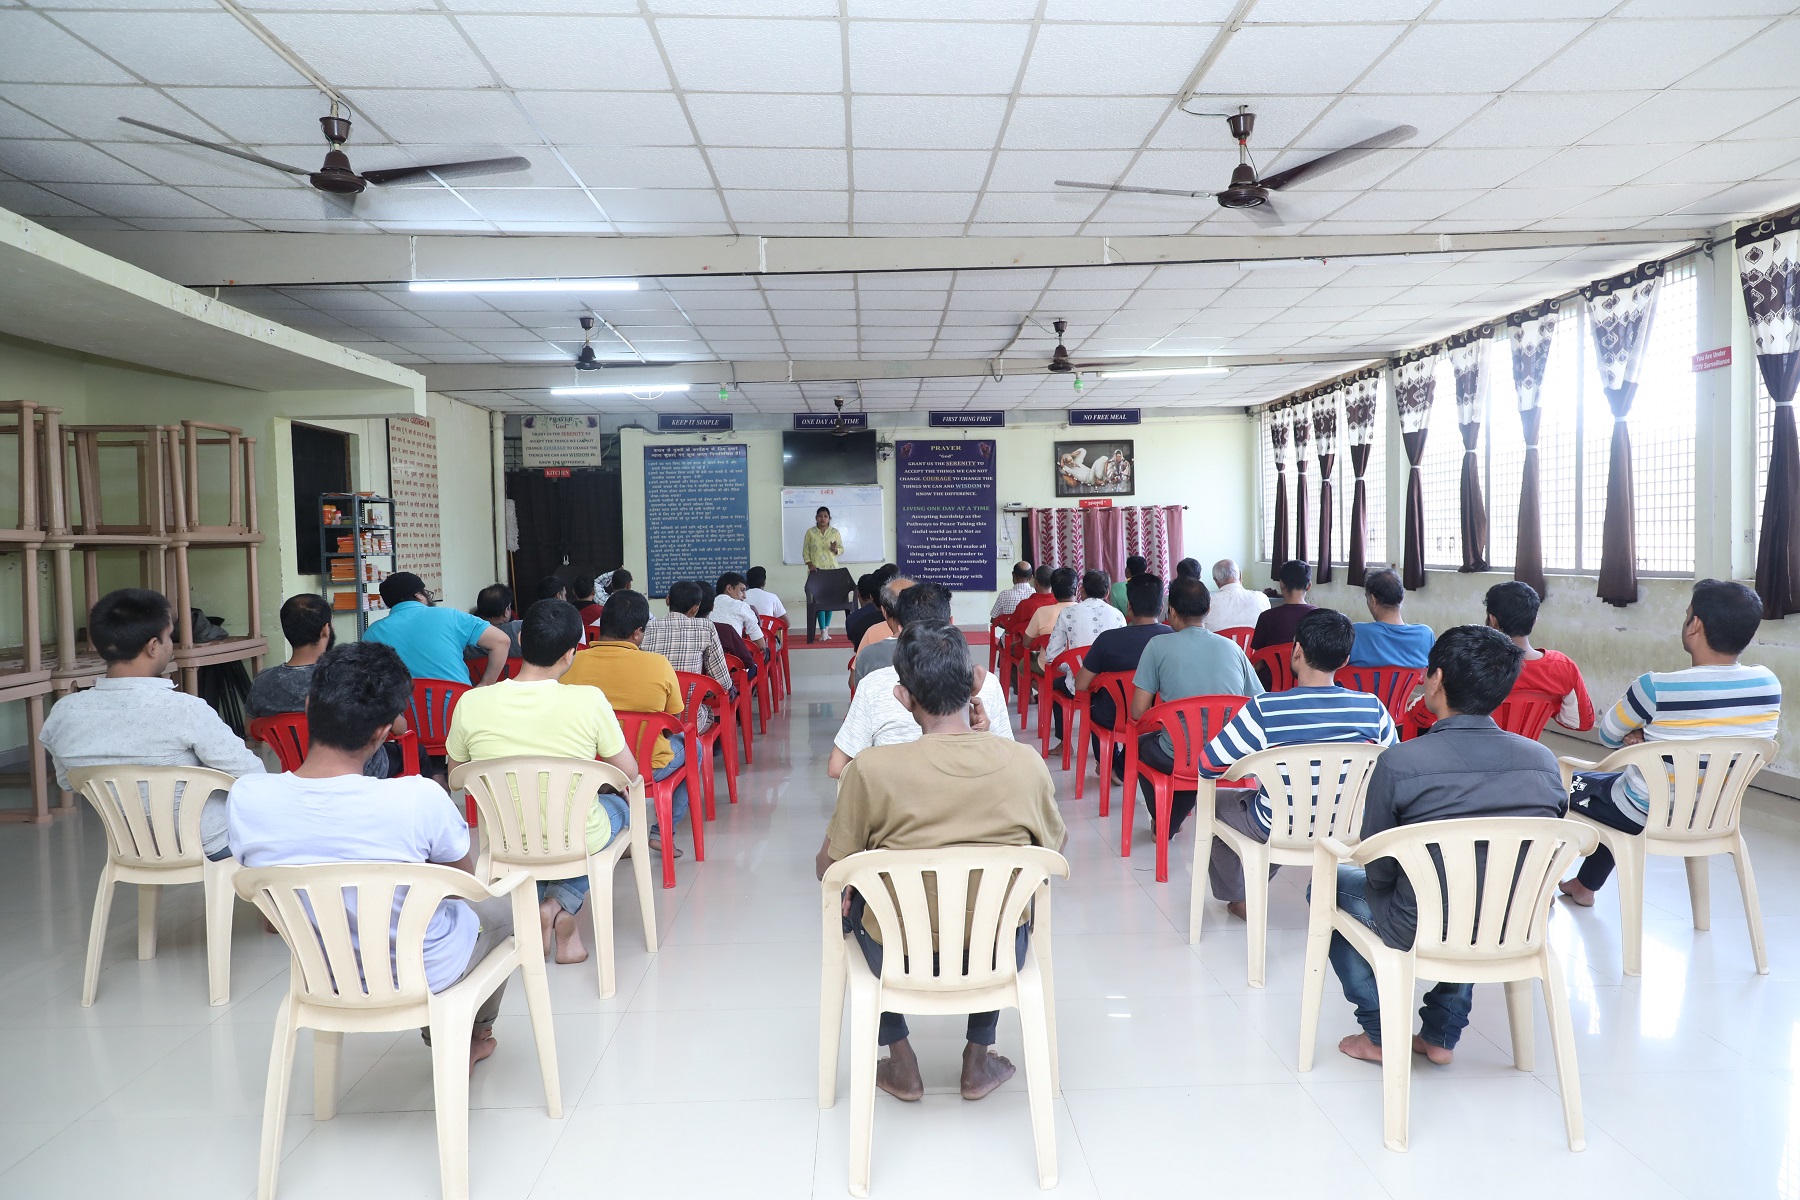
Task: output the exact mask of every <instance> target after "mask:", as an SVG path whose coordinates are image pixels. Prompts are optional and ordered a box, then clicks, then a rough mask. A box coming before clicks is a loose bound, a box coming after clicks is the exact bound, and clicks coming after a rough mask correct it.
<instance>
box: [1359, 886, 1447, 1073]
mask: <svg viewBox="0 0 1800 1200" xmlns="http://www.w3.org/2000/svg"><path fill="white" fill-rule="evenodd" d="M1366 881H1367V877H1366V876H1365V875H1364V873H1363V869H1362V868H1361V867H1349V866H1340V867H1339V868H1338V893H1337V903H1338V908H1340V909H1342V910H1343V911H1344V912H1346V913H1349V914H1350V915H1351V916H1353V917H1355V918H1356V919H1357V920H1359V921H1361V922H1362V923H1363V924H1364V925H1367V926H1368V927H1369V928H1370V929H1374V928H1375V917H1374V914H1373V913H1372V912H1371V911H1370V910H1369V902H1368V900H1366V899H1365V898H1364V897H1363V885H1364V883H1365V882H1366ZM1377 932H1380V931H1379V930H1377ZM1331 969H1332V970H1334V971H1336V972H1337V977H1338V982H1339V983H1342V984H1343V985H1344V998H1345V999H1346V1000H1348V1001H1350V1003H1352V1004H1354V1005H1355V1006H1356V1021H1357V1024H1359V1025H1361V1026H1362V1027H1363V1032H1364V1033H1366V1034H1368V1035H1369V1040H1370V1041H1371V1042H1374V1043H1375V1044H1376V1045H1377V1046H1379V1045H1381V998H1380V993H1379V992H1378V991H1377V990H1376V987H1375V971H1374V969H1373V968H1371V967H1370V966H1369V962H1368V960H1367V959H1365V958H1364V957H1363V956H1362V955H1360V954H1358V953H1357V952H1356V951H1355V950H1353V949H1351V947H1350V943H1349V942H1347V941H1345V940H1344V939H1343V936H1342V935H1341V934H1337V933H1334V934H1332V935H1331ZM1474 998H1475V985H1474V984H1472V983H1440V984H1438V985H1437V986H1436V987H1434V988H1432V989H1431V990H1430V991H1429V992H1426V993H1425V1003H1424V1004H1423V1005H1421V1006H1420V1007H1419V1036H1420V1037H1422V1038H1424V1039H1425V1040H1426V1041H1427V1042H1430V1043H1431V1044H1432V1045H1433V1046H1442V1047H1443V1048H1444V1049H1446V1050H1453V1049H1455V1048H1456V1043H1457V1040H1458V1039H1459V1038H1461V1037H1462V1031H1463V1030H1464V1029H1466V1028H1467V1027H1468V1024H1469V1006H1470V1004H1472V1003H1473V1001H1474ZM1409 999H1410V997H1409Z"/></svg>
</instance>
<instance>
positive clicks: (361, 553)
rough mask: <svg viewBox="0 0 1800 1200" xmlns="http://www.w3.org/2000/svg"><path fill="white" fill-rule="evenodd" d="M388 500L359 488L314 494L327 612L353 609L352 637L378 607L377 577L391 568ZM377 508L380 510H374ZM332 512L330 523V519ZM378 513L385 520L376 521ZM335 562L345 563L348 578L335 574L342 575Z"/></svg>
mask: <svg viewBox="0 0 1800 1200" xmlns="http://www.w3.org/2000/svg"><path fill="white" fill-rule="evenodd" d="M393 503H394V502H393V501H392V500H390V499H389V498H387V497H386V496H376V495H372V494H364V493H362V492H325V493H323V494H322V495H320V497H319V564H320V566H321V568H322V574H323V577H324V580H325V587H324V591H325V593H326V594H327V595H328V596H330V597H331V608H332V611H333V612H351V611H354V612H355V613H356V634H357V636H358V637H361V636H362V634H363V631H365V630H366V629H368V627H369V613H370V612H372V611H374V610H376V609H379V608H381V607H382V603H381V593H380V591H379V588H380V586H381V581H382V580H383V579H386V578H387V577H388V576H389V575H391V574H392V573H393V571H394V568H395V561H396V560H395V558H394V524H393V518H394V509H393ZM383 508H385V509H386V512H385V513H383V512H381V511H379V510H380V509H383ZM372 509H373V510H377V511H373V512H371V511H370V510H372ZM334 514H335V515H336V517H337V518H338V519H337V520H335V521H334V520H331V519H330V518H331V517H332V516H333V515H334ZM384 516H385V518H386V519H385V520H381V519H378V518H381V517H384ZM346 543H347V547H346ZM340 564H348V565H349V571H348V572H347V574H348V576H349V577H348V578H338V577H337V576H338V575H339V574H340V573H346V572H342V571H341V570H340ZM346 598H349V600H350V602H349V603H345V599H346Z"/></svg>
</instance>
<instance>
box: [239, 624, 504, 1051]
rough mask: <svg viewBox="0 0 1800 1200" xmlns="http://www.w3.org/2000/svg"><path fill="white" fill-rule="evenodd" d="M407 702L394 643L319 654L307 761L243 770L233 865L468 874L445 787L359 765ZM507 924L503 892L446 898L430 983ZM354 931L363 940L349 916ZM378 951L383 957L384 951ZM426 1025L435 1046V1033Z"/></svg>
mask: <svg viewBox="0 0 1800 1200" xmlns="http://www.w3.org/2000/svg"><path fill="white" fill-rule="evenodd" d="M470 694H471V695H473V694H474V693H470ZM411 702H412V677H411V676H410V675H408V674H407V672H406V667H405V666H404V665H403V664H402V663H401V662H400V656H399V655H398V654H396V653H395V652H394V649H393V647H391V646H385V645H382V644H381V643H379V642H352V643H350V644H348V645H344V646H338V647H337V648H335V649H333V650H332V651H331V652H330V653H328V654H326V655H325V657H323V658H321V659H320V660H319V663H318V666H317V667H316V668H315V669H314V671H313V678H312V689H311V691H309V692H308V693H307V697H306V719H307V724H308V725H309V726H310V728H311V731H312V744H311V745H310V746H309V747H308V749H307V752H306V761H305V762H304V763H302V764H301V765H300V767H299V769H298V770H296V771H292V772H289V773H286V774H282V775H257V776H246V777H244V778H242V779H239V780H238V781H237V783H236V784H235V785H234V786H233V787H232V789H231V844H232V847H233V849H234V850H235V851H236V853H237V858H238V861H239V862H241V863H243V865H244V866H246V867H281V866H291V865H298V864H305V863H344V862H382V863H442V864H444V865H446V866H452V867H457V868H460V869H461V870H464V871H473V870H474V866H475V851H474V849H473V847H471V846H470V844H469V826H468V823H467V821H466V820H465V819H464V817H463V813H462V810H461V809H460V808H459V807H458V806H457V805H456V804H455V803H454V802H453V801H451V799H450V797H449V795H448V794H447V793H446V792H445V791H444V789H443V788H441V787H439V786H438V785H437V784H436V783H434V782H432V781H431V780H429V779H421V778H419V777H418V776H409V777H407V778H404V779H368V778H365V777H364V775H363V773H362V765H363V763H365V762H367V761H368V759H369V755H370V754H372V753H374V752H375V751H376V750H377V749H379V748H380V747H381V743H382V742H384V741H385V740H387V735H388V728H389V726H391V725H392V724H393V723H394V718H395V717H398V716H399V715H400V714H401V713H403V712H405V711H406V706H407V705H408V704H410V703H411ZM395 919H396V920H398V917H397V916H396V918H395ZM512 931H513V923H512V900H511V898H509V897H507V896H496V897H495V898H493V899H492V900H483V901H481V902H480V903H478V904H471V903H469V902H468V901H466V900H459V899H454V898H450V899H446V900H445V901H444V902H443V903H442V904H440V905H439V906H438V910H437V912H435V913H433V914H432V917H431V924H430V925H429V926H428V927H427V928H426V931H425V982H426V984H427V986H429V987H430V988H431V990H432V991H434V992H441V991H443V990H444V989H445V988H447V987H450V986H451V985H452V984H455V983H457V982H459V981H461V980H462V979H463V978H464V977H465V976H467V975H468V973H469V972H470V971H471V970H472V969H473V968H474V967H476V966H477V965H478V964H480V962H481V961H482V960H483V959H484V958H486V957H487V956H488V954H489V953H491V952H492V951H493V950H494V949H495V948H496V947H497V946H499V944H500V943H501V942H502V941H504V940H505V939H506V938H508V937H510V936H512ZM351 936H352V937H353V938H354V937H356V936H357V932H356V929H355V927H354V924H353V926H352V932H351ZM391 936H392V934H391V933H390V937H391ZM364 952H365V953H367V951H366V950H365V951H364ZM378 953H380V954H381V961H385V960H386V957H387V954H388V951H387V950H383V951H380V952H378ZM505 991H506V986H505V985H504V984H502V985H501V986H500V987H498V988H495V989H494V994H493V995H491V996H489V997H488V998H487V999H486V1000H484V1001H482V1003H481V1007H480V1008H478V1009H476V1010H475V1027H474V1029H473V1030H472V1031H471V1033H470V1037H469V1066H470V1067H471V1068H472V1067H474V1065H475V1064H476V1063H478V1062H480V1061H481V1060H482V1059H484V1058H486V1057H487V1056H488V1055H490V1054H492V1053H493V1052H494V1033H493V1028H494V1017H495V1015H496V1014H497V1013H499V1011H500V1000H501V997H502V995H503V994H504V993H505ZM424 1032H425V1037H426V1041H427V1042H428V1043H429V1042H430V1040H431V1036H430V1031H429V1030H426V1031H424Z"/></svg>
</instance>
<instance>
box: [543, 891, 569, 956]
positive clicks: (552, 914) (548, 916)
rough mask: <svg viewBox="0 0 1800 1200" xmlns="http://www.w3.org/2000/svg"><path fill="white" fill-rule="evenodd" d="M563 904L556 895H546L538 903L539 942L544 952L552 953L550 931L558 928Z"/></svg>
mask: <svg viewBox="0 0 1800 1200" xmlns="http://www.w3.org/2000/svg"><path fill="white" fill-rule="evenodd" d="M562 910H563V906H562V905H561V904H559V903H557V901H556V899H555V897H552V896H546V897H545V898H544V899H543V901H542V902H541V903H540V904H539V905H538V944H539V945H541V946H542V947H543V948H544V953H545V954H549V953H550V931H551V930H552V929H554V928H556V918H558V917H560V916H562Z"/></svg>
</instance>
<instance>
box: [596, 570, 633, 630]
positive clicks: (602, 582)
mask: <svg viewBox="0 0 1800 1200" xmlns="http://www.w3.org/2000/svg"><path fill="white" fill-rule="evenodd" d="M631 583H632V579H631V572H630V571H627V570H626V569H625V568H624V567H619V568H616V569H615V570H611V571H608V572H607V573H606V574H604V575H602V576H600V578H598V579H596V580H594V600H595V601H596V602H597V603H598V604H599V605H600V606H601V607H602V608H604V607H606V598H607V597H608V596H610V595H612V594H613V593H614V592H629V591H630V590H631ZM599 623H600V618H599V617H595V618H594V619H593V620H592V621H589V622H588V624H589V625H597V624H599Z"/></svg>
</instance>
